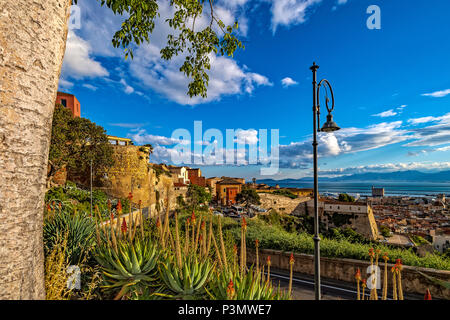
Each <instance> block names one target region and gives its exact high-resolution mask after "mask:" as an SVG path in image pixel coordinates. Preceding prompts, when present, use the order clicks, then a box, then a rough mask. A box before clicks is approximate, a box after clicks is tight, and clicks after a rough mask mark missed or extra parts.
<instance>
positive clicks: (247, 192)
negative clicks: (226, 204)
mask: <svg viewBox="0 0 450 320" xmlns="http://www.w3.org/2000/svg"><path fill="white" fill-rule="evenodd" d="M260 200H261V199H260V197H259V194H258V193H257V192H256V191H255V190H254V189H250V188H243V189H242V191H241V192H240V193H238V194H237V196H236V201H237V202H238V203H243V204H245V207H246V208H247V209H248V207H249V206H250V205H251V204H254V205H259V204H261V201H260Z"/></svg>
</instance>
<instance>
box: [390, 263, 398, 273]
mask: <svg viewBox="0 0 450 320" xmlns="http://www.w3.org/2000/svg"><path fill="white" fill-rule="evenodd" d="M396 270H397V266H396V265H395V266H393V267H392V268H391V272H392V273H394V272H395V271H396Z"/></svg>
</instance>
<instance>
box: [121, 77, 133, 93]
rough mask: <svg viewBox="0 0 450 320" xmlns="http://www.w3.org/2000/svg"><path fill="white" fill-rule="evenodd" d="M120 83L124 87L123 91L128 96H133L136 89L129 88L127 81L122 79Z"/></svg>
mask: <svg viewBox="0 0 450 320" xmlns="http://www.w3.org/2000/svg"><path fill="white" fill-rule="evenodd" d="M120 83H121V84H122V85H123V91H124V92H125V93H126V94H132V93H133V92H134V88H133V87H131V86H129V85H128V84H127V82H126V81H125V79H120Z"/></svg>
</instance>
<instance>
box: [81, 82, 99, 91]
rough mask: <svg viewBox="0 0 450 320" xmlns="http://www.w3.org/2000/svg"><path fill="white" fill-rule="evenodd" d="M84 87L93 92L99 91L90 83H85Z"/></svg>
mask: <svg viewBox="0 0 450 320" xmlns="http://www.w3.org/2000/svg"><path fill="white" fill-rule="evenodd" d="M83 87H85V88H86V89H89V90H92V91H97V89H98V88H97V87H96V86H93V85H92V84H89V83H83Z"/></svg>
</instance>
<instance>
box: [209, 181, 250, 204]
mask: <svg viewBox="0 0 450 320" xmlns="http://www.w3.org/2000/svg"><path fill="white" fill-rule="evenodd" d="M243 185H244V184H243V183H242V181H238V180H236V179H232V178H225V179H222V180H221V181H219V182H217V183H216V199H217V202H218V203H220V204H221V205H223V206H231V205H233V204H235V203H236V196H237V194H238V193H241V191H242V186H243Z"/></svg>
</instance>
